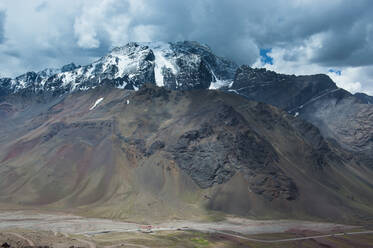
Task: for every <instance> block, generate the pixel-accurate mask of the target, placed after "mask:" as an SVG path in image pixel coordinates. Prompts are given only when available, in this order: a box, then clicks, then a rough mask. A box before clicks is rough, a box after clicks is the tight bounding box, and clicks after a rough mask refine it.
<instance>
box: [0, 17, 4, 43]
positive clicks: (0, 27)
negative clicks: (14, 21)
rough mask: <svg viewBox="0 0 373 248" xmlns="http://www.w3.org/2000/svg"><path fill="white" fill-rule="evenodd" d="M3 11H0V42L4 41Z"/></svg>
mask: <svg viewBox="0 0 373 248" xmlns="http://www.w3.org/2000/svg"><path fill="white" fill-rule="evenodd" d="M4 25H5V12H4V11H0V44H1V43H3V42H4Z"/></svg>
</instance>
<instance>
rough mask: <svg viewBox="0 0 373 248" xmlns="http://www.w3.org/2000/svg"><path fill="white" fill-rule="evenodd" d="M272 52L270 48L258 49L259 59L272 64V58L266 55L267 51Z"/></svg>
mask: <svg viewBox="0 0 373 248" xmlns="http://www.w3.org/2000/svg"><path fill="white" fill-rule="evenodd" d="M270 52H272V48H268V49H262V48H261V49H260V61H261V62H262V63H263V64H270V65H273V58H272V57H271V56H269V55H268V53H270Z"/></svg>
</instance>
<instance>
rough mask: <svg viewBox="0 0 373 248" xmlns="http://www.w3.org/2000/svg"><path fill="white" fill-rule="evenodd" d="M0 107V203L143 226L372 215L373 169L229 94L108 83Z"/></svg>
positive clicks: (306, 127)
mask: <svg viewBox="0 0 373 248" xmlns="http://www.w3.org/2000/svg"><path fill="white" fill-rule="evenodd" d="M0 106H1V112H0V113H1V114H0V130H1V133H0V144H1V146H0V206H1V207H6V208H8V209H9V208H21V209H22V208H35V207H37V208H46V209H51V208H53V209H60V210H72V211H75V212H78V213H80V214H84V215H90V216H100V217H113V218H124V219H131V220H136V221H145V222H146V221H149V220H154V219H169V218H192V219H193V218H194V219H203V218H204V219H205V218H208V217H209V216H210V217H211V216H216V215H224V214H227V213H228V214H236V215H241V216H251V217H260V218H268V217H271V218H285V217H286V218H289V217H290V218H324V220H325V219H328V220H340V221H341V220H344V221H348V220H357V219H364V218H365V219H367V218H368V219H369V218H371V217H372V216H373V209H372V206H373V204H372V203H373V202H372V197H371V196H372V194H373V185H372V184H371V178H372V177H373V171H372V169H371V168H369V167H367V166H364V165H363V164H360V163H359V162H358V161H357V160H356V159H355V157H354V155H353V154H352V153H349V152H346V151H344V150H343V149H341V148H339V147H338V146H335V145H333V144H331V143H329V142H327V141H326V140H325V139H323V137H322V136H321V135H320V133H319V131H318V129H317V128H315V127H314V126H312V125H311V124H308V123H306V122H304V121H302V120H301V119H299V118H295V117H293V116H292V115H289V114H287V113H286V112H283V111H281V110H279V109H278V108H276V107H273V106H270V105H267V104H263V103H257V102H251V101H248V100H246V99H245V98H243V97H241V96H238V95H236V94H232V93H224V92H219V91H209V90H194V91H171V90H167V89H165V88H159V87H156V86H154V85H151V84H150V85H146V86H145V87H142V88H141V89H139V90H138V91H129V90H122V89H116V88H113V87H110V86H106V87H105V86H103V87H97V88H95V89H91V90H88V91H83V92H76V93H72V94H67V95H63V96H61V97H57V98H56V97H51V96H37V95H34V96H27V97H24V96H23V95H22V94H15V95H11V96H8V97H6V98H5V99H4V100H3V101H2V102H1V103H0ZM214 218H216V217H214Z"/></svg>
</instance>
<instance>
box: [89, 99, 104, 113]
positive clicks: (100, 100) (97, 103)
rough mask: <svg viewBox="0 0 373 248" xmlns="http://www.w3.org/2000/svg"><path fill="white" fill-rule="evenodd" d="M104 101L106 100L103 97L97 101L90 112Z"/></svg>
mask: <svg viewBox="0 0 373 248" xmlns="http://www.w3.org/2000/svg"><path fill="white" fill-rule="evenodd" d="M102 100H104V98H103V97H101V98H99V99H97V101H96V102H95V104H93V106H92V107H91V108H90V109H89V110H93V109H94V108H96V106H97V105H99V104H100V102H102Z"/></svg>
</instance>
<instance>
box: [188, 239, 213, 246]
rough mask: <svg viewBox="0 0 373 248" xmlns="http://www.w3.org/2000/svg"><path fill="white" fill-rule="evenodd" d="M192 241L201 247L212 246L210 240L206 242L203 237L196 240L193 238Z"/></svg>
mask: <svg viewBox="0 0 373 248" xmlns="http://www.w3.org/2000/svg"><path fill="white" fill-rule="evenodd" d="M190 240H191V241H193V242H194V243H196V244H197V245H199V246H208V245H209V244H210V242H209V241H208V240H206V239H204V238H202V237H195V238H191V239H190Z"/></svg>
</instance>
